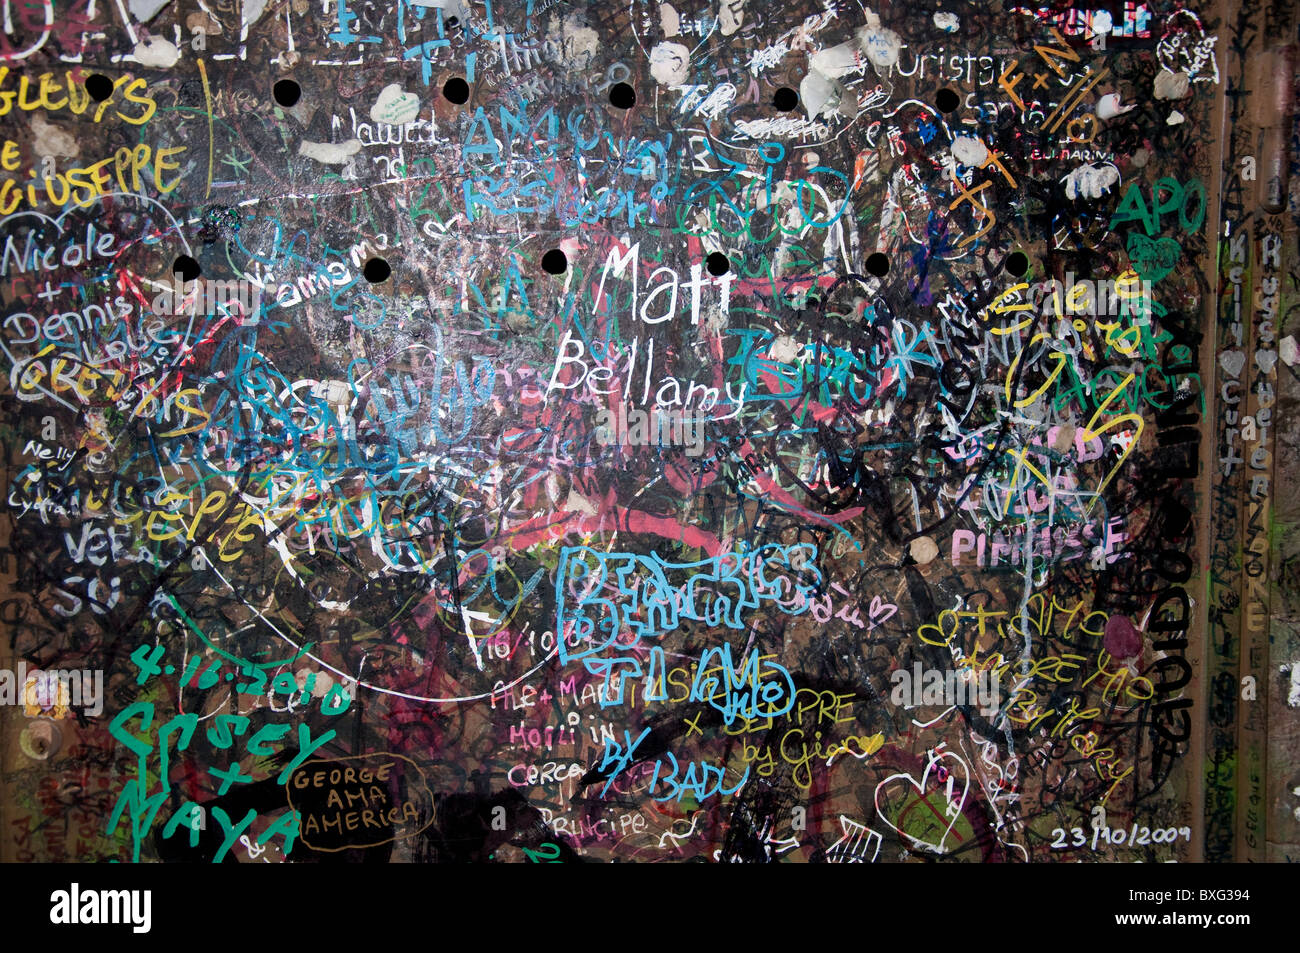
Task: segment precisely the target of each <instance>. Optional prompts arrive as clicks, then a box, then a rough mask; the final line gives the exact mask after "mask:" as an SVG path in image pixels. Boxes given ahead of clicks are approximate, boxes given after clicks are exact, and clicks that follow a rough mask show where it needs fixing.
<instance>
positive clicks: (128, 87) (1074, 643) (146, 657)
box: [0, 0, 1300, 863]
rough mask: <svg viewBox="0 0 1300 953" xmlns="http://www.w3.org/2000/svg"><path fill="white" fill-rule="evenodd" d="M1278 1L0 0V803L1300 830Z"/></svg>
mask: <svg viewBox="0 0 1300 953" xmlns="http://www.w3.org/2000/svg"><path fill="white" fill-rule="evenodd" d="M1290 17H1293V13H1292V12H1291V11H1289V10H1286V9H1278V10H1268V9H1265V8H1263V7H1258V6H1256V7H1240V6H1239V5H1236V4H1234V5H1233V6H1232V7H1231V8H1229V7H1228V6H1226V5H1225V6H1224V7H1223V9H1218V8H1215V7H1212V6H1208V5H1200V4H1192V5H1179V4H1174V3H1164V2H1152V3H1134V2H1103V0H1095V2H1092V3H1086V4H1079V5H1074V6H1071V5H1068V4H1047V3H1044V4H1043V5H1042V6H1037V5H1034V6H1017V5H1016V4H1015V3H1012V2H1005V0H1004V2H997V0H995V2H991V3H989V2H968V3H961V2H950V0H943V2H941V3H938V4H919V3H917V4H883V5H879V4H878V5H876V6H867V5H865V4H861V3H858V2H857V0H795V2H792V3H788V4H779V5H774V4H758V3H755V2H752V0H722V2H721V3H714V2H701V0H673V2H671V3H668V2H663V3H660V2H654V3H651V2H643V0H632V2H630V3H606V2H595V0H592V2H590V3H584V2H581V0H567V2H566V0H522V2H496V3H491V2H479V0H470V2H467V0H415V2H406V0H397V2H396V3H395V4H394V3H381V2H377V0H323V2H322V3H321V4H319V5H317V4H314V3H309V2H307V0H288V2H274V3H271V2H266V0H256V2H248V0H244V2H234V0H216V2H211V3H206V2H204V3H198V4H191V3H189V2H188V0H115V2H113V3H98V4H96V3H95V2H93V0H92V2H91V3H90V4H88V5H86V4H81V3H73V4H71V5H68V4H65V3H64V2H63V0H57V2H56V0H22V2H19V0H12V2H9V3H7V4H6V6H5V30H4V34H3V35H2V36H0V127H2V135H3V140H4V141H3V148H2V149H0V166H3V172H2V173H0V174H2V176H3V180H2V181H0V220H2V222H3V227H2V229H0V240H3V242H4V244H3V248H2V249H0V255H2V257H0V278H3V292H2V296H3V297H2V301H3V318H2V324H0V352H2V354H0V358H2V359H0V366H2V367H3V369H4V371H5V374H6V376H5V378H4V381H3V383H2V384H0V402H2V403H0V445H2V446H3V449H4V464H3V465H4V473H5V481H6V482H5V493H6V499H7V503H6V511H5V516H4V519H3V520H2V521H0V525H2V526H3V530H0V532H2V533H3V534H4V535H3V541H2V542H3V553H2V557H0V574H3V578H4V580H5V584H4V589H5V593H4V595H5V598H4V600H3V603H2V606H0V621H2V624H3V633H4V638H3V640H0V662H3V664H4V666H5V667H4V669H3V671H0V701H2V702H4V705H3V707H0V726H2V727H3V735H2V737H0V740H2V741H3V745H2V747H0V771H2V772H3V797H2V799H0V824H2V825H3V835H2V837H0V843H2V844H3V847H2V848H0V851H2V855H3V857H4V858H5V859H9V860H19V861H29V860H68V859H96V860H107V859H116V860H123V861H129V860H140V861H146V860H148V861H153V860H193V861H241V862H257V863H261V862H300V861H306V862H334V861H340V860H342V861H357V860H392V861H413V862H443V861H480V862H488V861H490V862H512V861H514V862H517V861H536V862H544V861H566V862H568V861H614V860H621V861H637V862H664V861H689V860H703V861H720V862H773V861H781V862H791V861H793V862H896V861H900V860H939V859H941V860H949V861H968V862H1023V861H1033V862H1060V861H1080V860H1082V861H1089V862H1091V861H1135V860H1141V861H1164V860H1183V861H1187V860H1202V859H1205V860H1231V859H1253V860H1284V859H1291V858H1292V857H1294V856H1296V855H1297V852H1300V846H1297V844H1298V843H1300V835H1297V831H1296V828H1297V825H1298V824H1300V820H1297V818H1298V817H1300V814H1297V813H1296V811H1297V808H1298V807H1300V805H1298V804H1297V803H1296V796H1295V793H1294V791H1295V790H1300V787H1297V785H1300V777H1297V776H1296V768H1295V759H1294V758H1293V757H1292V755H1291V752H1293V751H1294V750H1295V746H1296V743H1297V742H1296V737H1297V735H1296V732H1297V728H1296V725H1297V720H1296V717H1295V709H1296V708H1297V707H1300V638H1298V637H1297V635H1296V627H1295V624H1293V622H1292V620H1294V619H1296V617H1297V616H1296V612H1297V610H1296V609H1295V607H1294V602H1295V599H1296V595H1295V593H1296V587H1295V585H1294V581H1295V573H1294V565H1295V553H1294V552H1292V549H1293V548H1294V546H1293V544H1292V543H1291V542H1290V541H1289V540H1290V534H1289V532H1288V530H1289V527H1290V526H1291V524H1292V523H1293V522H1294V521H1295V520H1296V519H1297V518H1300V517H1297V515H1296V514H1295V512H1294V507H1295V503H1294V502H1293V497H1294V495H1293V494H1288V493H1286V492H1285V490H1284V488H1285V487H1286V485H1287V483H1286V467H1287V463H1286V461H1285V460H1283V461H1282V462H1281V464H1280V465H1278V466H1276V467H1275V451H1281V450H1282V449H1284V448H1286V447H1290V446H1292V445H1293V444H1294V443H1296V442H1297V441H1300V434H1297V433H1296V432H1295V428H1294V427H1292V426H1291V425H1290V424H1289V421H1290V420H1291V419H1294V418H1293V417H1290V416H1287V414H1286V411H1287V410H1288V407H1289V405H1290V404H1291V403H1292V402H1293V401H1294V400H1295V397H1296V392H1297V389H1296V387H1295V377H1294V373H1293V366H1294V364H1295V363H1296V361H1297V351H1296V347H1295V341H1294V338H1293V337H1291V334H1292V333H1293V332H1294V330H1295V328H1294V327H1293V326H1292V325H1293V323H1294V322H1292V320H1291V317H1290V315H1291V308H1292V306H1293V304H1294V301H1295V297H1296V283H1295V281H1294V280H1293V279H1294V275H1295V274H1296V265H1297V256H1296V254H1295V242H1294V224H1295V215H1294V214H1293V213H1294V211H1295V209H1296V207H1297V206H1296V203H1295V201H1294V200H1293V199H1292V196H1291V182H1292V181H1294V180H1295V179H1294V177H1293V176H1292V175H1291V171H1292V170H1291V159H1290V155H1291V154H1292V153H1293V151H1294V150H1292V148H1291V145H1292V141H1293V140H1294V139H1295V138H1296V128H1295V126H1294V124H1293V121H1292V116H1291V102H1292V100H1293V98H1294V97H1293V85H1294V75H1295V69H1296V66H1295V57H1294V54H1293V52H1292V51H1291V49H1290V48H1288V47H1286V46H1285V44H1287V43H1288V42H1289V41H1293V40H1294V39H1295V32H1296V26H1295V23H1294V22H1293V21H1292V20H1291V19H1289V18H1290ZM1279 441H1280V442H1281V443H1280V444H1279V443H1278V442H1279ZM1275 470H1276V473H1275ZM1279 488H1283V492H1281V493H1279V492H1278V490H1279Z"/></svg>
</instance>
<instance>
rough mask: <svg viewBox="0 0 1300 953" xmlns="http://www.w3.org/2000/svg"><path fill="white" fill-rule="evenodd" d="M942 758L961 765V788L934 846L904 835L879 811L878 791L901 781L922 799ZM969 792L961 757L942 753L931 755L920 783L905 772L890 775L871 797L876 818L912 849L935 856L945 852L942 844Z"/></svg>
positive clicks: (964, 763)
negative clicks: (920, 849) (907, 842)
mask: <svg viewBox="0 0 1300 953" xmlns="http://www.w3.org/2000/svg"><path fill="white" fill-rule="evenodd" d="M943 758H952V759H954V760H955V761H957V762H958V763H959V764H961V766H962V788H961V797H960V798H959V799H958V800H957V810H956V811H954V812H953V815H952V820H951V821H949V822H948V826H947V827H946V828H945V829H944V832H943V837H941V838H939V843H938V844H934V843H931V842H930V841H926V840H921V839H920V838H917V837H913V836H912V835H911V834H908V833H906V832H905V831H904V830H903V829H902V828H900V827H899V826H898V825H897V824H895V823H894V822H893V820H892V819H891V818H890V817H888V816H887V815H886V814H885V812H884V811H882V810H881V809H880V789H881V788H883V787H885V786H886V785H888V784H890V783H891V782H893V781H897V780H900V779H902V780H905V781H906V782H907V783H908V784H910V785H911V786H912V787H913V789H915V790H916V791H917V793H918V794H919V795H920V796H921V797H922V798H924V797H925V785H926V782H927V781H928V780H929V778H930V773H931V772H932V771H933V770H934V768H935V766H936V765H937V764H938V763H939V761H940V760H942V759H943ZM969 791H970V771H969V770H968V768H967V765H966V762H965V761H963V760H962V758H961V756H960V755H958V754H956V753H955V752H952V751H942V752H939V753H937V754H931V756H930V762H929V764H927V765H926V767H925V773H924V774H922V775H921V781H920V783H919V784H918V783H917V780H916V778H914V777H912V775H911V774H909V773H907V772H906V771H902V772H899V773H898V774H891V775H890V776H889V777H887V778H885V779H884V780H882V781H881V782H880V783H879V784H877V785H876V790H875V793H874V794H873V795H872V801H873V802H874V803H875V806H876V816H877V817H879V818H880V819H881V820H883V821H884V822H885V823H886V824H888V825H889V826H890V827H892V828H893V829H894V830H895V831H896V832H897V833H898V834H899V835H900V836H902V837H906V838H907V839H908V840H909V841H911V842H912V845H913V846H914V847H919V848H922V849H925V850H930V851H933V852H934V853H936V854H942V853H946V852H947V848H946V847H945V846H944V843H945V841H947V840H948V835H949V834H951V833H952V829H953V826H954V825H955V824H956V823H957V818H959V817H961V813H962V809H963V808H964V807H965V806H966V795H967V794H968V793H969Z"/></svg>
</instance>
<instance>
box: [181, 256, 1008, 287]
mask: <svg viewBox="0 0 1300 953" xmlns="http://www.w3.org/2000/svg"><path fill="white" fill-rule="evenodd" d="M704 267H705V268H706V269H708V272H709V274H711V275H713V276H714V277H715V278H716V277H721V276H722V275H725V274H726V273H727V272H728V271H730V270H731V262H729V261H728V260H727V256H726V255H724V254H722V252H717V251H715V252H710V253H709V256H708V257H707V258H705V259H704ZM1003 267H1004V268H1006V270H1007V272H1008V273H1009V274H1011V275H1014V276H1015V277H1017V278H1019V277H1021V276H1022V275H1024V273H1025V272H1027V271H1028V270H1029V258H1028V257H1027V256H1026V255H1025V253H1024V252H1012V253H1011V254H1010V255H1008V256H1007V260H1006V261H1005V262H1004V263H1003ZM568 269H569V257H568V256H567V255H565V254H564V252H562V251H561V250H560V249H558V248H552V249H551V250H550V251H548V252H546V254H544V255H542V271H544V272H546V273H547V274H548V275H562V274H564V273H565V272H566V271H568ZM172 271H173V272H174V273H175V274H178V275H180V276H181V278H182V279H183V280H185V281H194V280H195V279H196V278H198V277H199V275H200V274H202V269H201V268H200V267H199V263H198V262H197V261H195V260H194V259H193V258H191V257H190V256H189V255H181V256H179V257H178V258H177V259H176V263H175V264H174V265H172ZM867 271H868V272H869V273H870V274H872V275H874V276H875V277H877V278H883V277H885V276H886V275H887V274H889V257H888V256H887V255H884V254H882V253H880V252H873V253H872V254H870V255H868V256H867ZM392 273H393V269H392V268H391V267H389V264H388V262H387V261H385V260H384V259H383V258H370V259H368V260H367V261H366V263H365V265H363V266H362V268H361V274H362V276H363V277H364V278H365V279H366V281H368V282H370V283H371V284H372V285H377V284H382V283H383V282H385V281H387V280H388V279H389V277H391V276H392Z"/></svg>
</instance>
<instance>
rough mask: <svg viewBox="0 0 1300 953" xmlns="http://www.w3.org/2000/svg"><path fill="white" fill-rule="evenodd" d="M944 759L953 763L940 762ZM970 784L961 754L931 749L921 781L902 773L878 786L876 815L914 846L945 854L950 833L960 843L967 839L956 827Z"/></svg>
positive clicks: (891, 776)
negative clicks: (932, 750)
mask: <svg viewBox="0 0 1300 953" xmlns="http://www.w3.org/2000/svg"><path fill="white" fill-rule="evenodd" d="M945 759H947V760H949V761H951V762H952V763H950V764H941V762H942V761H944V760H945ZM969 787H970V782H969V780H968V779H967V775H966V765H965V762H963V761H962V759H961V758H960V757H959V756H957V755H955V754H952V753H951V752H946V751H942V752H931V754H930V760H929V763H928V764H927V765H926V768H925V773H924V774H923V775H922V776H921V780H920V781H919V782H918V781H917V780H916V779H915V778H914V777H912V775H910V774H908V773H906V772H903V773H899V774H891V775H890V776H889V777H887V778H885V779H884V780H883V781H881V782H880V783H879V784H877V785H876V793H875V803H876V814H877V815H878V816H879V817H880V818H881V819H882V820H883V821H884V822H885V823H886V824H888V825H889V826H890V827H892V828H893V829H894V830H895V831H897V832H898V833H899V835H900V836H902V837H904V838H906V839H907V840H908V841H909V842H910V843H911V844H912V845H913V846H914V847H919V848H922V849H924V850H929V851H933V852H934V853H936V854H942V853H945V852H946V851H947V850H948V849H949V848H948V843H947V842H948V838H949V836H951V837H953V838H954V839H955V840H956V841H957V842H959V843H960V842H961V841H963V840H965V838H963V837H962V835H961V834H960V833H959V832H956V831H954V830H953V827H954V826H955V825H956V823H957V821H958V819H960V818H961V816H962V813H961V811H962V808H963V807H964V806H965V804H966V792H967V790H968V789H969ZM882 802H883V803H882Z"/></svg>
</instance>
